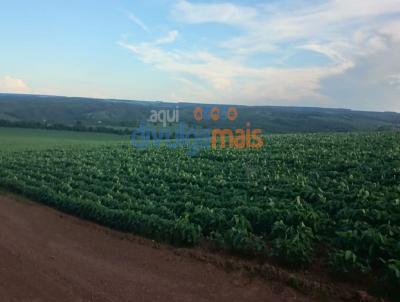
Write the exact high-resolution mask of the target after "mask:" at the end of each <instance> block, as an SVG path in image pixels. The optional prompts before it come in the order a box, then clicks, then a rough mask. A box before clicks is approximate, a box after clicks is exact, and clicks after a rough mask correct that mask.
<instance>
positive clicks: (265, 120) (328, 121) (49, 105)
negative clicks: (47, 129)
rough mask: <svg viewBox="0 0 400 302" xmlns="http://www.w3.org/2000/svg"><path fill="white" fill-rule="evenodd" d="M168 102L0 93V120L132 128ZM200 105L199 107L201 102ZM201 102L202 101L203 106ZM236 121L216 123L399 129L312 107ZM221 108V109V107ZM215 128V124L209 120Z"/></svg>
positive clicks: (184, 114)
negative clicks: (153, 110)
mask: <svg viewBox="0 0 400 302" xmlns="http://www.w3.org/2000/svg"><path fill="white" fill-rule="evenodd" d="M177 105H178V104H176V103H168V102H165V103H164V102H148V101H128V100H108V99H91V98H79V97H60V96H41V95H22V94H0V120H1V121H7V122H10V123H11V124H12V123H18V122H37V123H46V124H50V125H51V124H63V125H68V126H73V125H76V124H79V125H84V126H95V127H96V126H99V125H101V126H102V127H114V128H120V127H122V128H133V127H136V126H137V125H138V124H139V123H140V122H141V121H144V120H147V119H148V117H149V115H150V111H151V110H152V109H160V108H163V109H164V108H165V109H169V108H171V109H172V108H175V107H176V106H177ZM196 106H197V104H191V103H180V104H179V108H180V117H181V120H182V121H184V122H186V123H189V124H192V123H194V119H193V109H194V108H195V107H196ZM200 106H202V105H201V104H200ZM203 106H204V105H203ZM235 107H236V108H237V110H238V112H239V116H238V118H237V120H236V121H235V122H234V123H232V122H219V123H215V122H208V124H205V125H204V126H206V127H207V126H211V125H210V123H215V126H218V127H224V126H228V127H241V128H243V127H245V125H246V123H247V122H250V123H251V127H252V128H261V129H263V130H264V131H265V133H296V132H341V131H367V130H368V131H369V130H373V131H377V130H388V129H400V114H399V113H394V112H366V111H353V110H348V109H325V108H311V107H277V106H235ZM223 108H226V107H223ZM213 126H214V124H213Z"/></svg>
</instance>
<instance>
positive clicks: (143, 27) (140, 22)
mask: <svg viewBox="0 0 400 302" xmlns="http://www.w3.org/2000/svg"><path fill="white" fill-rule="evenodd" d="M129 19H130V20H131V21H132V22H133V23H135V24H136V25H137V26H139V27H140V28H141V29H143V30H144V31H145V32H147V33H149V32H150V30H149V28H148V27H147V25H146V24H144V23H143V21H142V20H140V19H139V18H138V17H136V16H135V15H134V14H133V13H129Z"/></svg>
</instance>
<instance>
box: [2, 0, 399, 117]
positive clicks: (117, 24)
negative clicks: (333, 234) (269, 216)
mask: <svg viewBox="0 0 400 302" xmlns="http://www.w3.org/2000/svg"><path fill="white" fill-rule="evenodd" d="M0 37H1V47H0V92H20V93H35V94H54V95H67V96H88V97H100V98H123V99H141V100H169V101H191V102H204V103H211V102H212V103H233V104H247V105H289V106H321V107H341V108H352V109H362V110H378V111H385V110H390V111H398V112H400V0H352V1H348V0H326V1H320V0H308V1H307V0H283V1H282V0H281V1H277V0H270V1H189V0H174V1H169V0H158V1H156V0H148V1H133V0H131V1H127V0H113V1H111V0H108V1H106V0H97V1H92V0H86V1H81V0H79V1H78V0H69V1H60V0H52V1H50V0H37V1H28V0H25V1H22V0H15V1H0Z"/></svg>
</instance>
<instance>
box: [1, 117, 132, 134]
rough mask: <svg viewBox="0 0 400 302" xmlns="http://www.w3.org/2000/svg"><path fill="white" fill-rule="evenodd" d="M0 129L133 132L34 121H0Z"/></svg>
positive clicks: (103, 127)
mask: <svg viewBox="0 0 400 302" xmlns="http://www.w3.org/2000/svg"><path fill="white" fill-rule="evenodd" d="M0 127H10V128H11V127H12V128H31V129H46V130H63V131H77V132H99V133H110V134H118V135H130V134H131V133H132V130H131V129H129V128H125V129H116V128H110V127H105V126H86V125H84V124H83V123H82V122H79V121H78V122H76V123H75V124H74V125H65V124H60V123H54V124H51V123H47V122H44V123H41V122H34V121H6V120H0Z"/></svg>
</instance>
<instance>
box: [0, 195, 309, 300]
mask: <svg viewBox="0 0 400 302" xmlns="http://www.w3.org/2000/svg"><path fill="white" fill-rule="evenodd" d="M125 237H127V238H125ZM0 301H5V302H8V301H18V302H20V301H59V302H61V301H74V302H79V301H85V302H89V301H96V302H98V301H117V302H123V301H139V302H141V301H151V302H157V301H185V302H186V301H218V302H223V301H229V302H235V301H271V302H282V301H311V300H310V299H309V298H306V297H304V296H302V295H301V294H299V293H297V292H295V291H294V290H292V289H290V288H287V287H285V286H282V285H277V284H274V283H268V282H267V281H265V280H261V279H249V278H248V277H246V276H244V275H240V274H238V273H228V272H225V271H223V270H221V269H219V268H217V267H215V266H213V265H211V264H207V263H204V262H200V261H196V260H195V259H193V258H190V257H187V256H185V255H180V254H179V253H176V250H175V249H173V248H171V247H169V246H164V245H158V244H155V243H153V242H152V241H149V240H145V239H140V238H138V237H134V236H126V235H124V234H122V233H119V232H114V231H111V230H109V229H106V228H103V227H99V226H97V225H95V224H92V223H90V222H86V221H82V220H79V219H77V218H74V217H71V216H68V215H65V214H62V213H60V212H57V211H55V210H53V209H50V208H47V207H45V206H41V205H39V204H36V203H32V202H30V201H27V200H24V199H21V198H15V197H11V196H2V197H0Z"/></svg>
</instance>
